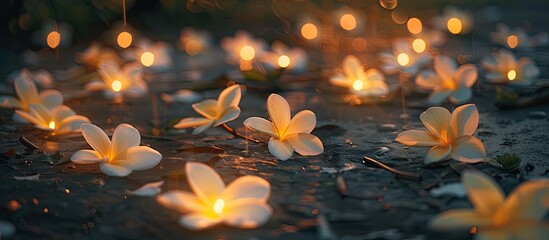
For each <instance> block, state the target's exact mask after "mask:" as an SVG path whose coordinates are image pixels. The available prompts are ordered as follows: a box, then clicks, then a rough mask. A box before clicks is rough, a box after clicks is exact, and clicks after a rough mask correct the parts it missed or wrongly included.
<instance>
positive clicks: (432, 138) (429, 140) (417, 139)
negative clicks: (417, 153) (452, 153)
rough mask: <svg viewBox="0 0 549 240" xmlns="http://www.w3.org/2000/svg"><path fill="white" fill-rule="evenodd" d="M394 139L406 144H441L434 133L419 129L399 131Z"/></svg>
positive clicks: (420, 145)
mask: <svg viewBox="0 0 549 240" xmlns="http://www.w3.org/2000/svg"><path fill="white" fill-rule="evenodd" d="M395 140H396V141H397V142H399V143H402V144H404V145H406V146H418V147H426V146H427V147H430V146H438V145H443V144H442V143H441V142H440V141H439V138H438V137H437V136H436V135H434V134H432V133H429V132H425V131H419V130H408V131H405V132H401V133H400V134H399V135H398V136H397V137H396V138H395Z"/></svg>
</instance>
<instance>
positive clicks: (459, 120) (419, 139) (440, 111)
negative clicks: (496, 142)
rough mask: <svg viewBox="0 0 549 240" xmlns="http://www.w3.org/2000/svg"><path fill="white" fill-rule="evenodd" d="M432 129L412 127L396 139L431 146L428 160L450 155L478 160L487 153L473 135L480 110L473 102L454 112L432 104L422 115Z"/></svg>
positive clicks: (406, 142) (421, 145) (463, 160)
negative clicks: (425, 129)
mask: <svg viewBox="0 0 549 240" xmlns="http://www.w3.org/2000/svg"><path fill="white" fill-rule="evenodd" d="M419 118H420V119H421V122H423V125H425V127H426V128H427V129H428V130H429V131H428V132H426V131H419V130H409V131H405V132H402V133H400V134H399V135H398V136H397V137H396V141H398V142H399V143H402V144H404V145H407V146H418V147H431V146H432V148H431V150H429V152H428V153H427V156H425V163H426V164H429V163H434V162H439V161H442V160H444V159H445V158H446V157H447V156H448V155H449V156H450V158H452V159H455V160H458V161H462V162H469V163H475V162H479V161H481V160H482V158H484V157H485V156H486V153H485V150H484V145H483V144H482V142H481V141H480V140H479V139H478V138H476V137H473V136H472V135H473V133H474V132H475V131H476V130H477V127H478V121H479V114H478V111H477V107H476V106H475V105H474V104H467V105H463V106H459V107H458V108H456V109H455V110H454V112H453V113H452V114H450V112H449V111H448V110H446V108H441V107H430V108H429V109H427V111H425V112H423V113H421V115H420V116H419Z"/></svg>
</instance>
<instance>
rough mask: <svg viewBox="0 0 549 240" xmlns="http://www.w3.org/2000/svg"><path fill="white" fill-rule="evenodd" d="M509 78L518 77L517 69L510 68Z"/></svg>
mask: <svg viewBox="0 0 549 240" xmlns="http://www.w3.org/2000/svg"><path fill="white" fill-rule="evenodd" d="M507 78H508V79H509V80H510V81H513V80H515V78H517V71H515V70H509V72H507Z"/></svg>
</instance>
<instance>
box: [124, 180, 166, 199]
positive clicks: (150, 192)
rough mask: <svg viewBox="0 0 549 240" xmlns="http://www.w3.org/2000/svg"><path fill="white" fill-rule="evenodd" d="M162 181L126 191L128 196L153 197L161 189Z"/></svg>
mask: <svg viewBox="0 0 549 240" xmlns="http://www.w3.org/2000/svg"><path fill="white" fill-rule="evenodd" d="M163 184H164V181H158V182H152V183H147V184H145V185H143V186H141V187H139V188H138V189H135V190H133V191H127V193H128V194H130V195H134V196H140V197H154V196H156V195H158V194H159V193H160V192H161V191H162V189H161V188H160V187H161V186H162V185H163Z"/></svg>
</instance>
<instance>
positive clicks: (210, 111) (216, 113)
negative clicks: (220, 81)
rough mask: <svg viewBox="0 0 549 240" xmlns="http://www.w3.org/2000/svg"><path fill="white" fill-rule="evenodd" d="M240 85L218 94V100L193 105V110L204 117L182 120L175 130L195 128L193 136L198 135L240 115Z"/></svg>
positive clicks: (208, 100)
mask: <svg viewBox="0 0 549 240" xmlns="http://www.w3.org/2000/svg"><path fill="white" fill-rule="evenodd" d="M241 95H242V93H241V91H240V85H233V86H230V87H228V88H226V89H225V90H223V91H222V92H221V93H220V94H219V98H218V99H217V100H215V99H207V100H204V101H202V102H199V103H195V104H193V105H192V106H193V109H194V110H195V111H196V112H198V113H199V114H200V115H202V116H204V117H199V118H184V119H182V120H181V121H179V122H178V123H177V124H175V125H174V127H175V128H180V129H181V128H190V127H196V128H195V129H194V131H193V134H200V133H202V132H204V131H206V130H207V129H208V128H211V127H217V126H219V125H222V124H225V123H227V122H230V121H232V120H235V119H236V118H238V116H239V115H240V108H239V107H238V104H239V103H240V98H241Z"/></svg>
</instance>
